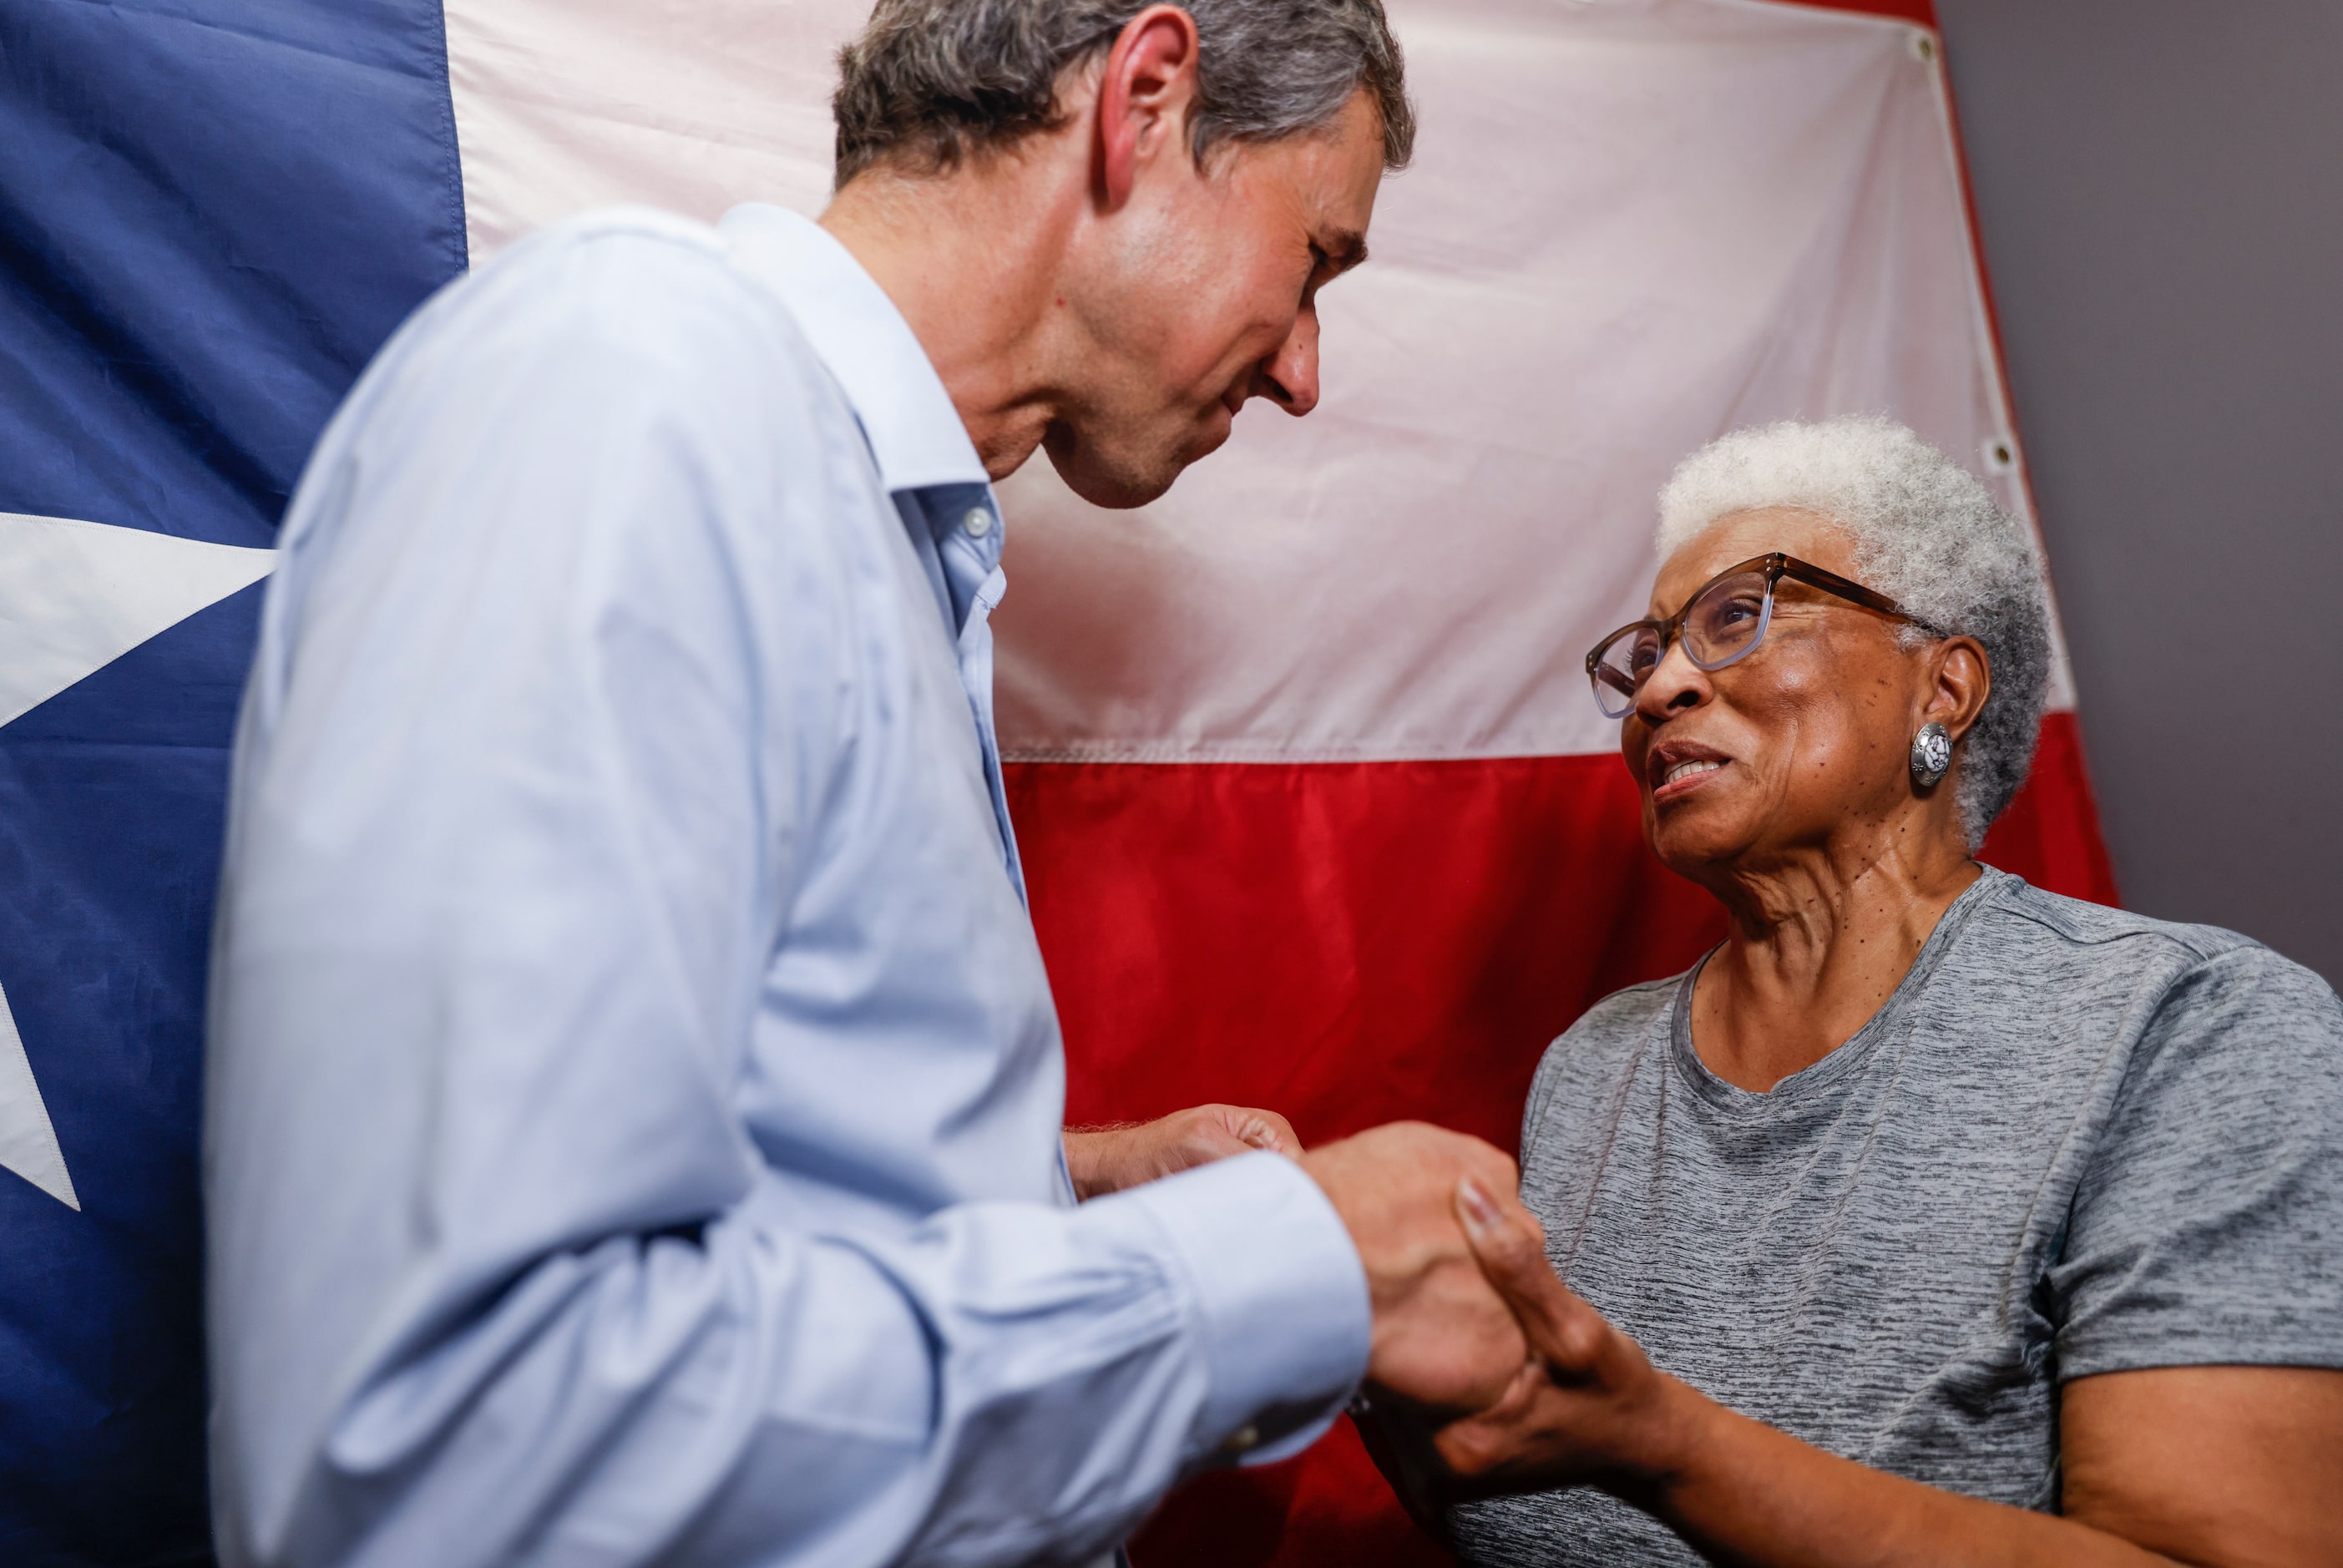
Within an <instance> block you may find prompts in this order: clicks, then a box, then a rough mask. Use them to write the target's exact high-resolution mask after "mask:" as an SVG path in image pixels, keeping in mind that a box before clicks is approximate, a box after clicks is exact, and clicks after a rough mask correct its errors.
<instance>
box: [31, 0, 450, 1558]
mask: <svg viewBox="0 0 2343 1568" xmlns="http://www.w3.org/2000/svg"><path fill="white" fill-rule="evenodd" d="M0 149H5V156H0V511H5V512H27V513H35V514H39V515H43V516H50V517H65V518H84V519H86V520H89V521H94V522H99V523H108V524H114V525H117V526H122V527H130V528H147V529H154V530H158V531H161V532H164V533H169V534H176V535H180V536H183V537H186V538H197V539H204V540H208V541H211V542H213V543H217V544H234V545H266V544H268V543H269V542H270V541H271V539H272V538H273V537H274V534H275V531H276V527H277V518H278V516H279V514H280V513H281V512H282V510H283V508H284V506H285V503H286V499H287V497H288V496H289V495H290V494H291V492H292V488H293V486H294V483H295V481H296V479H297V477H298V475H299V471H300V467H301V463H302V460H303V458H304V457H306V456H307V452H308V449H309V447H310V445H311V443H312V442H313V441H314V440H315V439H316V437H317V432H318V430H319V429H320V428H321V427H322V426H323V425H324V423H325V421H326V419H327V416H328V415H330V414H331V412H332V411H333V408H334V406H335V404H336V403H337V401H338V400H339V399H340V397H341V396H342V394H343V393H344V392H345V391H346V390H347V388H348V387H349V385H350V383H351V381H352V380H354V379H355V378H356V377H357V373H358V371H359V370H360V369H361V368H362V367H364V365H365V363H366V361H367V357H369V356H370V355H371V354H372V353H373V352H374V350H375V349H376V348H377V347H378V346H379V345H380V343H381V342H382V340H383V339H384V338H385V337H387V336H388V335H389V333H390V331H391V330H392V328H394V327H396V326H397V324H398V322H399V321H400V320H401V319H402V318H403V317H405V316H406V315H407V313H408V312H409V311H410V310H412V309H413V308H414V307H415V306H416V305H417V304H418V303H419V302H420V301H421V300H422V299H423V298H424V297H426V296H427V295H428V294H429V293H430V292H431V291H432V290H433V289H434V288H436V287H437V286H439V285H441V284H442V283H445V282H447V280H448V279H449V278H451V277H453V276H456V275H457V274H458V273H460V272H461V271H462V270H463V267H464V263H465V255H464V223H463V196H462V183H461V179H460V176H459V171H458V162H457V149H456V137H455V125H454V116H453V111H452V108H451V106H450V104H449V100H448V92H447V48H446V42H445V30H444V28H443V25H442V23H441V18H440V13H439V6H438V5H437V4H436V0H177V3H176V4H166V3H157V0H9V3H8V4H7V5H5V7H0ZM259 593H260V589H259V588H247V589H246V590H245V591H243V592H242V593H239V594H236V595H235V596H233V597H232V598H228V599H226V600H223V601H221V602H220V603H218V604H216V605H214V606H213V607H212V608H209V609H206V610H204V611H201V612H200V613H198V614H196V615H195V616H194V617H192V618H189V619H187V620H185V621H182V622H181V623H180V624H179V625H177V626H176V627H174V628H171V629H170V630H168V631H166V632H164V633H163V634H162V635H161V636H159V637H156V638H154V639H152V640H151V641H149V642H147V643H146V644H144V645H143V646H141V647H140V648H136V650H134V651H133V652H131V653H130V654H128V655H127V656H126V657H124V658H120V659H117V660H116V661H115V662H114V663H113V664H111V665H108V666H107V667H106V668H103V669H101V670H99V671H98V672H97V673H96V675H93V676H91V677H89V678H86V679H85V680H83V681H81V682H80V683H79V684H77V685H75V686H74V687H71V688H69V689H66V690H65V692H63V693H62V694H60V695H59V696H57V697H55V698H53V699H50V700H49V701H48V702H46V703H45V704H43V705H42V706H40V707H38V708H36V709H33V710H32V711H31V712H29V713H26V714H25V716H24V717H23V718H21V719H17V720H15V722H14V723H11V724H8V725H6V726H5V728H0V990H5V995H6V998H7V1000H8V1004H9V1006H10V1008H11V1010H12V1011H13V1012H14V1014H15V1020H16V1025H17V1028H18V1030H19V1031H20V1032H21V1034H22V1036H23V1039H24V1044H25V1054H26V1056H27V1058H28V1059H29V1060H30V1062H31V1065H32V1068H33V1071H34V1073H35V1076H36V1077H37V1078H38V1080H39V1081H40V1085H41V1089H42V1092H43V1097H44V1099H45V1102H46V1104H47V1107H48V1111H49V1114H50V1117H51V1119H52V1121H53V1122H54V1124H55V1130H56V1134H57V1139H58V1142H59V1143H60V1144H61V1145H62V1147H63V1149H64V1151H65V1159H66V1161H67V1163H68V1164H69V1166H70V1168H71V1171H72V1175H73V1181H74V1184H75V1189H76V1190H77V1192H78V1195H79V1198H80V1201H81V1203H82V1208H81V1211H79V1212H75V1211H73V1210H71V1209H69V1208H67V1207H66V1206H65V1205H64V1204H63V1203H61V1202H58V1201H55V1199H53V1198H51V1197H49V1196H48V1195H46V1194H45V1193H43V1192H41V1191H38V1190H37V1189H35V1187H33V1186H32V1185H31V1184H30V1183H28V1182H25V1181H21V1180H19V1179H18V1178H16V1177H15V1176H14V1175H12V1174H9V1173H6V1172H5V1171H0V1562H5V1563H10V1564H44V1563H57V1564H99V1563H105V1564H116V1563H181V1562H203V1561H206V1560H208V1557H209V1532H208V1526H207V1523H206V1513H205V1505H204V1487H205V1482H204V1459H203V1419H204V1392H203V1367H202V1343H201V1329H200V1300H199V1297H200V1284H201V1276H200V1270H201V1256H202V1249H201V1235H200V1230H199V1208H198V1193H197V1172H196V1142H197V1121H198V1115H199V1095H200V1087H201V1032H200V1027H201V1020H202V1010H203V974H204V959H205V948H206V939H207V936H208V932H209V926H210V919H211V901H212V890H213V884H214V880H215V879H216V875H217V866H218V838H219V833H220V825H221V819H222V810H223V805H224V796H225V790H226V765H227V751H226V747H227V742H228V739H229V735H230V729H231V725H232V723H233V719H234V712H235V704H236V695H237V691H238V689H239V688H240V686H241V684H242V681H243V678H244V671H245V668H246V662H247V660H248V658H249V655H250V648H251V643H252V637H253V632H254V627H255V618H256V611H257V608H258V597H259Z"/></svg>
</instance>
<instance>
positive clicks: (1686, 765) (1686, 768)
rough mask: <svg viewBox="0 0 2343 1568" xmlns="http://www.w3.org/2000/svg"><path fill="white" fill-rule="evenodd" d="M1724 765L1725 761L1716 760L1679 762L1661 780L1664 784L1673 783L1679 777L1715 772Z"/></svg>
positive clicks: (1686, 777) (1685, 777)
mask: <svg viewBox="0 0 2343 1568" xmlns="http://www.w3.org/2000/svg"><path fill="white" fill-rule="evenodd" d="M1724 766H1725V764H1724V763H1722V762H1718V761H1714V760H1711V761H1702V762H1679V763H1677V764H1676V765H1675V766H1674V767H1673V768H1671V769H1668V774H1667V777H1666V778H1664V779H1661V780H1660V782H1661V783H1663V784H1673V783H1674V782H1675V781H1676V780H1677V779H1689V778H1691V777H1692V776H1693V775H1694V774H1695V773H1714V772H1715V771H1716V770H1717V769H1720V768H1722V767H1724Z"/></svg>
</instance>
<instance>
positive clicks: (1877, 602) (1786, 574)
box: [1586, 550, 1944, 719]
mask: <svg viewBox="0 0 2343 1568" xmlns="http://www.w3.org/2000/svg"><path fill="white" fill-rule="evenodd" d="M1760 570H1762V571H1763V572H1764V573H1765V608H1764V609H1762V610H1760V611H1759V612H1758V615H1757V630H1756V633H1755V635H1754V636H1752V637H1751V638H1750V639H1749V640H1748V641H1747V642H1746V643H1745V644H1744V645H1742V646H1741V647H1740V648H1735V649H1734V651H1733V652H1731V653H1729V654H1727V655H1725V657H1724V658H1720V659H1718V660H1717V661H1716V662H1715V664H1711V663H1709V662H1708V661H1707V660H1705V659H1704V658H1701V657H1700V655H1698V654H1696V653H1694V651H1693V650H1692V649H1691V648H1689V647H1686V648H1684V657H1685V658H1688V659H1690V660H1692V662H1693V666H1694V668H1696V669H1701V670H1704V671H1706V672H1707V673H1708V674H1711V675H1714V674H1715V673H1716V672H1717V671H1718V670H1720V669H1723V668H1725V667H1726V666H1727V665H1732V664H1738V663H1739V662H1740V661H1741V660H1743V659H1745V658H1748V657H1749V656H1750V655H1751V654H1753V653H1755V652H1756V651H1757V645H1758V644H1759V643H1762V642H1764V641H1765V634H1766V633H1767V632H1768V631H1770V630H1772V629H1773V627H1774V590H1775V588H1777V587H1779V586H1780V584H1781V581H1782V579H1783V578H1789V579H1790V580H1791V581H1793V582H1801V583H1804V584H1805V585H1806V586H1807V587H1808V588H1820V589H1822V590H1823V592H1825V593H1826V594H1832V595H1835V597H1837V598H1843V599H1845V600H1846V601H1847V602H1848V603H1849V604H1855V605H1860V606H1861V607H1863V608H1865V609H1873V610H1877V611H1878V612H1879V613H1880V614H1882V615H1890V616H1894V617H1895V618H1896V619H1898V620H1902V621H1908V622H1910V623H1911V624H1912V625H1914V626H1916V627H1918V628H1920V629H1921V630H1923V631H1926V632H1931V633H1935V634H1936V635H1937V636H1942V635H1944V634H1943V633H1941V632H1937V631H1936V628H1935V627H1933V626H1930V625H1929V624H1928V623H1927V622H1926V621H1925V620H1923V619H1921V618H1919V617H1918V616H1916V615H1914V614H1913V613H1912V612H1911V611H1910V610H1908V609H1906V608H1904V607H1903V606H1902V605H1900V604H1897V603H1896V601H1895V600H1894V599H1892V598H1888V597H1887V596H1886V595H1885V594H1884V593H1879V592H1877V591H1875V590H1874V589H1872V588H1865V587H1864V586H1863V585H1862V584H1861V583H1859V582H1856V581H1855V580H1854V579H1852V578H1843V577H1841V576H1839V575H1838V574H1837V573H1836V572H1834V571H1825V570H1824V569H1823V568H1821V567H1818V566H1815V564H1814V563H1813V562H1811V561H1802V560H1800V559H1799V558H1797V557H1795V556H1793V555H1785V554H1784V553H1783V552H1782V551H1780V550H1769V551H1768V552H1766V553H1765V555H1762V556H1752V557H1750V558H1748V559H1747V560H1745V561H1743V562H1741V563H1740V564H1739V565H1738V566H1730V567H1727V568H1725V569H1724V570H1723V571H1721V572H1719V573H1717V574H1716V575H1715V577H1713V578H1709V579H1708V580H1707V581H1706V582H1704V583H1703V584H1701V585H1700V586H1699V587H1698V588H1694V589H1693V590H1692V592H1691V593H1689V594H1686V595H1685V596H1684V604H1683V606H1682V607H1681V608H1678V609H1677V611H1676V613H1675V614H1674V615H1672V616H1669V617H1668V618H1666V619H1664V620H1649V619H1646V620H1631V621H1629V622H1628V623H1627V624H1626V625H1624V626H1623V627H1621V628H1619V629H1618V630H1616V631H1614V632H1613V633H1612V634H1611V635H1610V636H1608V637H1606V638H1603V640H1601V641H1600V642H1598V643H1596V644H1595V645H1594V648H1591V649H1589V650H1588V652H1587V655H1586V679H1587V682H1588V684H1589V685H1591V686H1593V687H1594V688H1595V692H1594V706H1595V708H1596V709H1597V710H1598V711H1600V710H1601V709H1602V707H1603V692H1602V681H1603V677H1602V676H1601V675H1600V674H1599V673H1597V672H1598V671H1599V670H1600V669H1601V668H1602V664H1603V655H1604V653H1605V652H1606V651H1608V650H1609V648H1611V646H1612V644H1614V643H1615V642H1617V641H1618V640H1619V639H1620V638H1623V637H1625V636H1626V635H1627V634H1628V633H1629V632H1633V631H1639V630H1641V629H1643V628H1644V627H1650V628H1652V629H1653V630H1654V631H1655V632H1657V633H1658V634H1659V638H1660V661H1664V660H1665V659H1666V658H1667V657H1668V645H1669V644H1671V643H1673V642H1675V641H1676V640H1677V634H1678V633H1679V632H1681V631H1682V630H1683V629H1684V618H1686V617H1687V616H1689V615H1691V614H1692V607H1693V606H1694V605H1696V604H1698V603H1699V602H1700V599H1701V596H1702V595H1703V594H1704V593H1706V592H1707V591H1708V590H1709V589H1711V588H1715V586H1716V585H1717V584H1719V583H1721V582H1723V581H1725V578H1737V577H1740V576H1742V575H1744V574H1745V573H1749V572H1755V571H1760ZM1659 667H1660V666H1659V661H1655V662H1654V664H1653V666H1652V668H1654V669H1657V668H1659ZM1648 678H1649V677H1646V679H1648ZM1642 691H1643V687H1642V686H1641V685H1640V684H1639V685H1637V687H1636V688H1635V689H1634V691H1631V692H1628V693H1627V694H1626V696H1627V710H1626V712H1625V713H1621V714H1619V715H1618V716H1617V717H1619V718H1621V719H1624V718H1626V717H1627V714H1628V713H1633V712H1634V710H1635V707H1634V705H1635V699H1636V698H1637V696H1639V695H1640V694H1641V693H1642ZM1610 717H1612V715H1610V714H1608V713H1604V718H1606V719H1608V718H1610Z"/></svg>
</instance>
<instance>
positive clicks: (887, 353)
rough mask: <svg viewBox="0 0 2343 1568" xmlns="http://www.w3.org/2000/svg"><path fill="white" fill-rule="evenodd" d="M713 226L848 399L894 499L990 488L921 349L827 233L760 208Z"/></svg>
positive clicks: (736, 212)
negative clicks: (930, 490) (946, 489)
mask: <svg viewBox="0 0 2343 1568" xmlns="http://www.w3.org/2000/svg"><path fill="white" fill-rule="evenodd" d="M718 227H719V229H720V230H721V231H722V233H723V236H724V238H725V241H726V243H727V245H728V246H729V247H730V249H731V251H732V254H733V256H734V257H735V258H736V259H737V260H739V262H740V263H741V264H742V266H744V267H745V268H746V269H747V270H748V271H749V273H750V274H752V275H753V276H756V277H757V278H758V279H759V280H760V281H761V282H763V283H764V284H765V285H766V286H768V287H769V288H771V289H772V290H773V292H774V293H776V294H778V295H779V297H780V299H781V303H782V304H783V305H785V306H787V307H789V314H790V315H791V316H792V317H795V318H796V320H797V324H798V330H799V331H800V332H802V333H804V334H805V337H806V341H807V342H808V343H809V344H810V345H811V346H812V347H813V351H814V353H815V355H816V356H817V357H820V360H821V362H822V366H823V367H824V368H826V369H827V370H829V372H830V376H831V377H832V378H833V379H834V380H836V381H837V383H838V385H839V387H840V390H842V391H843V392H844V393H845V394H846V400H847V402H848V403H850V404H851V405H852V406H853V408H854V413H855V417H857V418H858V419H860V420H861V422H862V433H863V436H864V437H865V438H866V439H867V440H869V441H870V455H871V456H872V457H873V458H875V459H876V460H877V462H878V465H879V479H880V483H881V484H883V485H884V486H886V487H887V489H888V490H889V492H890V493H896V492H900V491H904V490H918V489H924V488H926V487H929V486H931V485H983V484H985V483H987V478H988V477H987V475H986V474H985V471H984V464H983V462H982V461H981V460H980V459H979V458H978V457H977V455H976V447H974V446H973V445H972V444H971V443H970V440H969V438H968V427H966V426H965V425H962V424H961V423H960V411H959V410H958V409H957V408H954V407H952V400H951V396H950V394H949V393H947V392H946V391H945V390H944V384H943V382H942V381H941V380H940V378H939V377H937V375H936V369H935V367H934V366H933V365H931V364H930V363H929V362H928V355H927V350H925V349H923V348H921V347H920V340H919V339H918V338H917V337H913V336H912V335H911V328H910V323H908V322H906V321H905V320H904V319H903V313H902V312H901V311H900V310H898V309H896V308H895V302H894V301H893V300H891V299H889V298H888V297H887V295H886V291H885V290H883V289H881V288H880V286H879V285H878V284H877V283H875V282H873V281H872V279H871V276H870V274H869V273H867V272H865V271H864V270H862V264H861V263H860V262H859V261H857V260H855V259H854V256H853V254H852V253H851V252H850V251H849V250H848V249H847V248H846V247H845V246H842V245H840V244H839V242H838V241H837V240H836V239H835V238H833V237H832V236H830V231H829V230H827V229H825V228H823V227H822V226H820V225H819V224H817V223H815V222H813V221H812V220H811V219H809V218H805V217H801V216H799V215H798V214H796V213H793V212H788V211H785V210H783V209H782V208H780V207H777V206H767V205H765V204H764V203H762V202H750V203H749V204H747V205H746V206H736V207H734V208H733V209H732V210H731V211H730V212H729V213H726V214H725V215H724V218H723V221H722V222H721V223H720V224H719V225H718Z"/></svg>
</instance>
